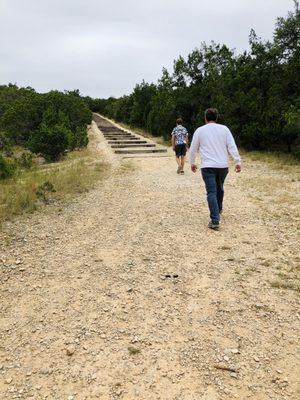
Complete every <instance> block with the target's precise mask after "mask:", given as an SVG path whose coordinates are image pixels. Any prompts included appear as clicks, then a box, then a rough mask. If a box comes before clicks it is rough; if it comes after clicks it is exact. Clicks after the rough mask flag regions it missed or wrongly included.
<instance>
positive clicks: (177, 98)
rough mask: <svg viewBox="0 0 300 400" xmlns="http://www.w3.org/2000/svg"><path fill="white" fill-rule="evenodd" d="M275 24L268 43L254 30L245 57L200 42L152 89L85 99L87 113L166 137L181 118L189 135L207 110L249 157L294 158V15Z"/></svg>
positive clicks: (297, 19) (298, 115)
mask: <svg viewBox="0 0 300 400" xmlns="http://www.w3.org/2000/svg"><path fill="white" fill-rule="evenodd" d="M294 4H295V7H294V10H293V11H291V12H289V13H288V15H287V16H286V17H280V18H278V19H277V22H276V25H275V30H274V35H273V39H272V41H263V40H262V39H261V38H259V37H258V36H257V35H256V33H255V31H254V30H251V32H250V35H249V43H250V50H249V51H244V52H243V53H242V54H235V51H233V50H231V49H229V48H228V47H227V46H226V45H220V44H216V43H214V42H212V43H210V44H205V43H202V44H201V46H200V47H199V48H196V49H195V50H193V51H192V52H191V53H190V54H189V55H188V56H187V58H183V57H182V56H179V58H178V59H176V60H175V61H174V64H173V71H172V72H171V73H170V72H169V71H168V70H167V69H165V68H164V69H163V71H162V76H161V78H160V79H159V80H158V82H157V84H153V83H147V82H145V81H143V82H142V83H140V84H137V85H136V86H135V88H134V90H133V92H132V93H131V94H130V95H125V96H122V97H120V98H114V97H110V98H108V99H92V98H90V97H86V98H85V100H86V102H87V104H88V105H89V107H90V109H91V110H92V111H98V112H100V113H102V114H104V115H106V116H108V117H110V118H113V119H114V120H116V121H119V122H124V123H126V124H129V125H131V126H135V127H140V128H142V129H146V130H147V131H148V132H150V133H152V134H153V135H156V136H164V137H165V138H169V137H170V132H171V130H172V128H173V126H174V121H175V120H176V118H178V117H182V118H183V120H184V121H185V126H186V127H187V128H188V130H189V132H193V131H194V130H195V128H196V127H198V126H199V125H200V124H202V123H203V113H204V110H205V109H206V108H208V107H216V108H218V110H219V112H220V119H219V122H220V123H224V124H226V125H228V126H229V127H230V129H231V130H232V132H233V134H234V136H235V138H236V140H237V142H238V144H239V145H241V146H243V147H244V148H245V149H248V150H279V151H287V152H293V153H294V154H295V155H296V156H298V157H299V158H300V151H299V141H300V139H299V132H300V12H299V3H298V2H297V1H294Z"/></svg>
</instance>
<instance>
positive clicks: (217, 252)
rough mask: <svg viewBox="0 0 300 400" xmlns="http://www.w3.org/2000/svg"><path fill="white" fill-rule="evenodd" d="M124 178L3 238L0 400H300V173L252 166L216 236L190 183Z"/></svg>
mask: <svg viewBox="0 0 300 400" xmlns="http://www.w3.org/2000/svg"><path fill="white" fill-rule="evenodd" d="M98 140H99V147H101V148H102V149H103V146H104V144H103V140H102V139H101V137H99V138H98ZM108 153H109V152H108ZM115 160H116V159H115V158H113V157H112V158H111V161H112V162H114V161H115ZM126 162H128V163H129V166H128V168H127V169H128V171H127V172H126V173H120V172H119V171H118V169H115V170H112V173H111V175H110V177H109V178H108V179H106V180H105V181H103V182H100V183H99V185H98V186H97V187H96V188H95V189H94V190H92V191H90V192H89V193H87V194H84V195H81V196H80V197H78V198H77V199H76V200H75V201H74V202H73V203H72V204H70V205H68V206H67V207H66V208H64V209H63V210H58V207H56V206H49V207H48V208H46V209H45V210H44V211H43V212H39V213H36V214H34V215H31V216H25V217H22V218H19V219H18V220H17V221H15V222H11V223H7V224H6V225H5V226H4V229H3V232H2V233H0V239H1V244H0V277H1V321H0V322H1V328H0V329H1V331H0V398H1V399H31V398H32V399H49V400H55V399H57V400H61V399H66V400H67V399H68V400H72V399H74V400H82V399H104V400H105V399H123V400H133V399H138V400H142V399H147V400H148V399H153V400H159V399H161V400H175V399H176V400H177V399H178V400H192V399H194V400H199V399H203V400H219V399H235V398H237V399H241V400H244V399H253V400H254V399H255V400H267V399H276V400H283V399H294V400H296V399H298V398H299V397H298V396H299V391H298V392H297V375H298V373H299V358H298V357H297V355H296V349H297V336H299V297H298V293H299V285H298V284H299V281H297V280H296V278H295V274H296V272H297V268H299V261H300V259H299V255H298V254H297V253H298V250H299V242H298V237H297V224H298V225H299V207H298V204H299V197H298V198H297V190H298V195H299V178H298V180H297V176H296V173H297V171H296V169H295V168H292V169H288V170H286V171H279V170H273V169H271V168H270V167H269V166H267V165H264V164H262V163H258V162H255V163H253V162H251V161H249V160H247V159H246V160H245V163H244V171H243V173H242V174H241V175H239V176H238V175H236V174H234V173H233V172H231V173H230V175H229V177H228V179H227V185H226V190H227V192H226V195H225V210H224V216H223V218H222V229H221V230H220V231H219V232H214V231H209V230H208V229H207V222H208V212H207V205H206V200H205V194H204V187H203V184H202V182H201V179H200V176H199V174H196V175H194V174H192V173H191V172H190V171H188V169H187V172H186V175H185V176H179V175H177V174H176V172H175V171H176V165H175V161H174V160H173V158H168V157H162V158H145V159H134V160H130V161H126ZM297 212H298V214H297ZM297 265H298V267H297ZM298 271H299V270H298ZM168 276H170V277H168ZM297 285H298V286H297ZM297 312H298V313H297ZM220 368H225V369H220ZM226 368H228V369H231V371H229V370H226Z"/></svg>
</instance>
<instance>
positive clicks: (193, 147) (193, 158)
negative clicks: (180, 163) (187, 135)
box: [190, 131, 200, 172]
mask: <svg viewBox="0 0 300 400" xmlns="http://www.w3.org/2000/svg"><path fill="white" fill-rule="evenodd" d="M199 146H200V139H199V135H198V133H197V131H195V133H194V136H193V139H192V143H191V146H190V164H191V170H192V171H193V172H196V170H197V165H196V164H195V163H196V155H197V152H198V151H199Z"/></svg>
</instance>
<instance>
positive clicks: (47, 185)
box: [35, 181, 56, 204]
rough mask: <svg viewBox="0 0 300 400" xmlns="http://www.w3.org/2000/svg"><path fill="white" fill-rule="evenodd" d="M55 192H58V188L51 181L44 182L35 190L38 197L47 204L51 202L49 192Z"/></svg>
mask: <svg viewBox="0 0 300 400" xmlns="http://www.w3.org/2000/svg"><path fill="white" fill-rule="evenodd" d="M54 192H56V190H55V189H54V186H53V184H52V183H51V182H50V181H46V182H44V183H42V184H41V185H39V186H38V188H37V189H36V191H35V193H36V196H37V198H38V199H40V200H42V201H43V202H44V203H45V204H49V202H50V199H49V193H54Z"/></svg>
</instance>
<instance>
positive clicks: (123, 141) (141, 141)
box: [108, 139, 148, 144]
mask: <svg viewBox="0 0 300 400" xmlns="http://www.w3.org/2000/svg"><path fill="white" fill-rule="evenodd" d="M139 143H148V142H147V140H134V139H130V140H128V139H126V140H119V139H118V140H109V141H108V144H139Z"/></svg>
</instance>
